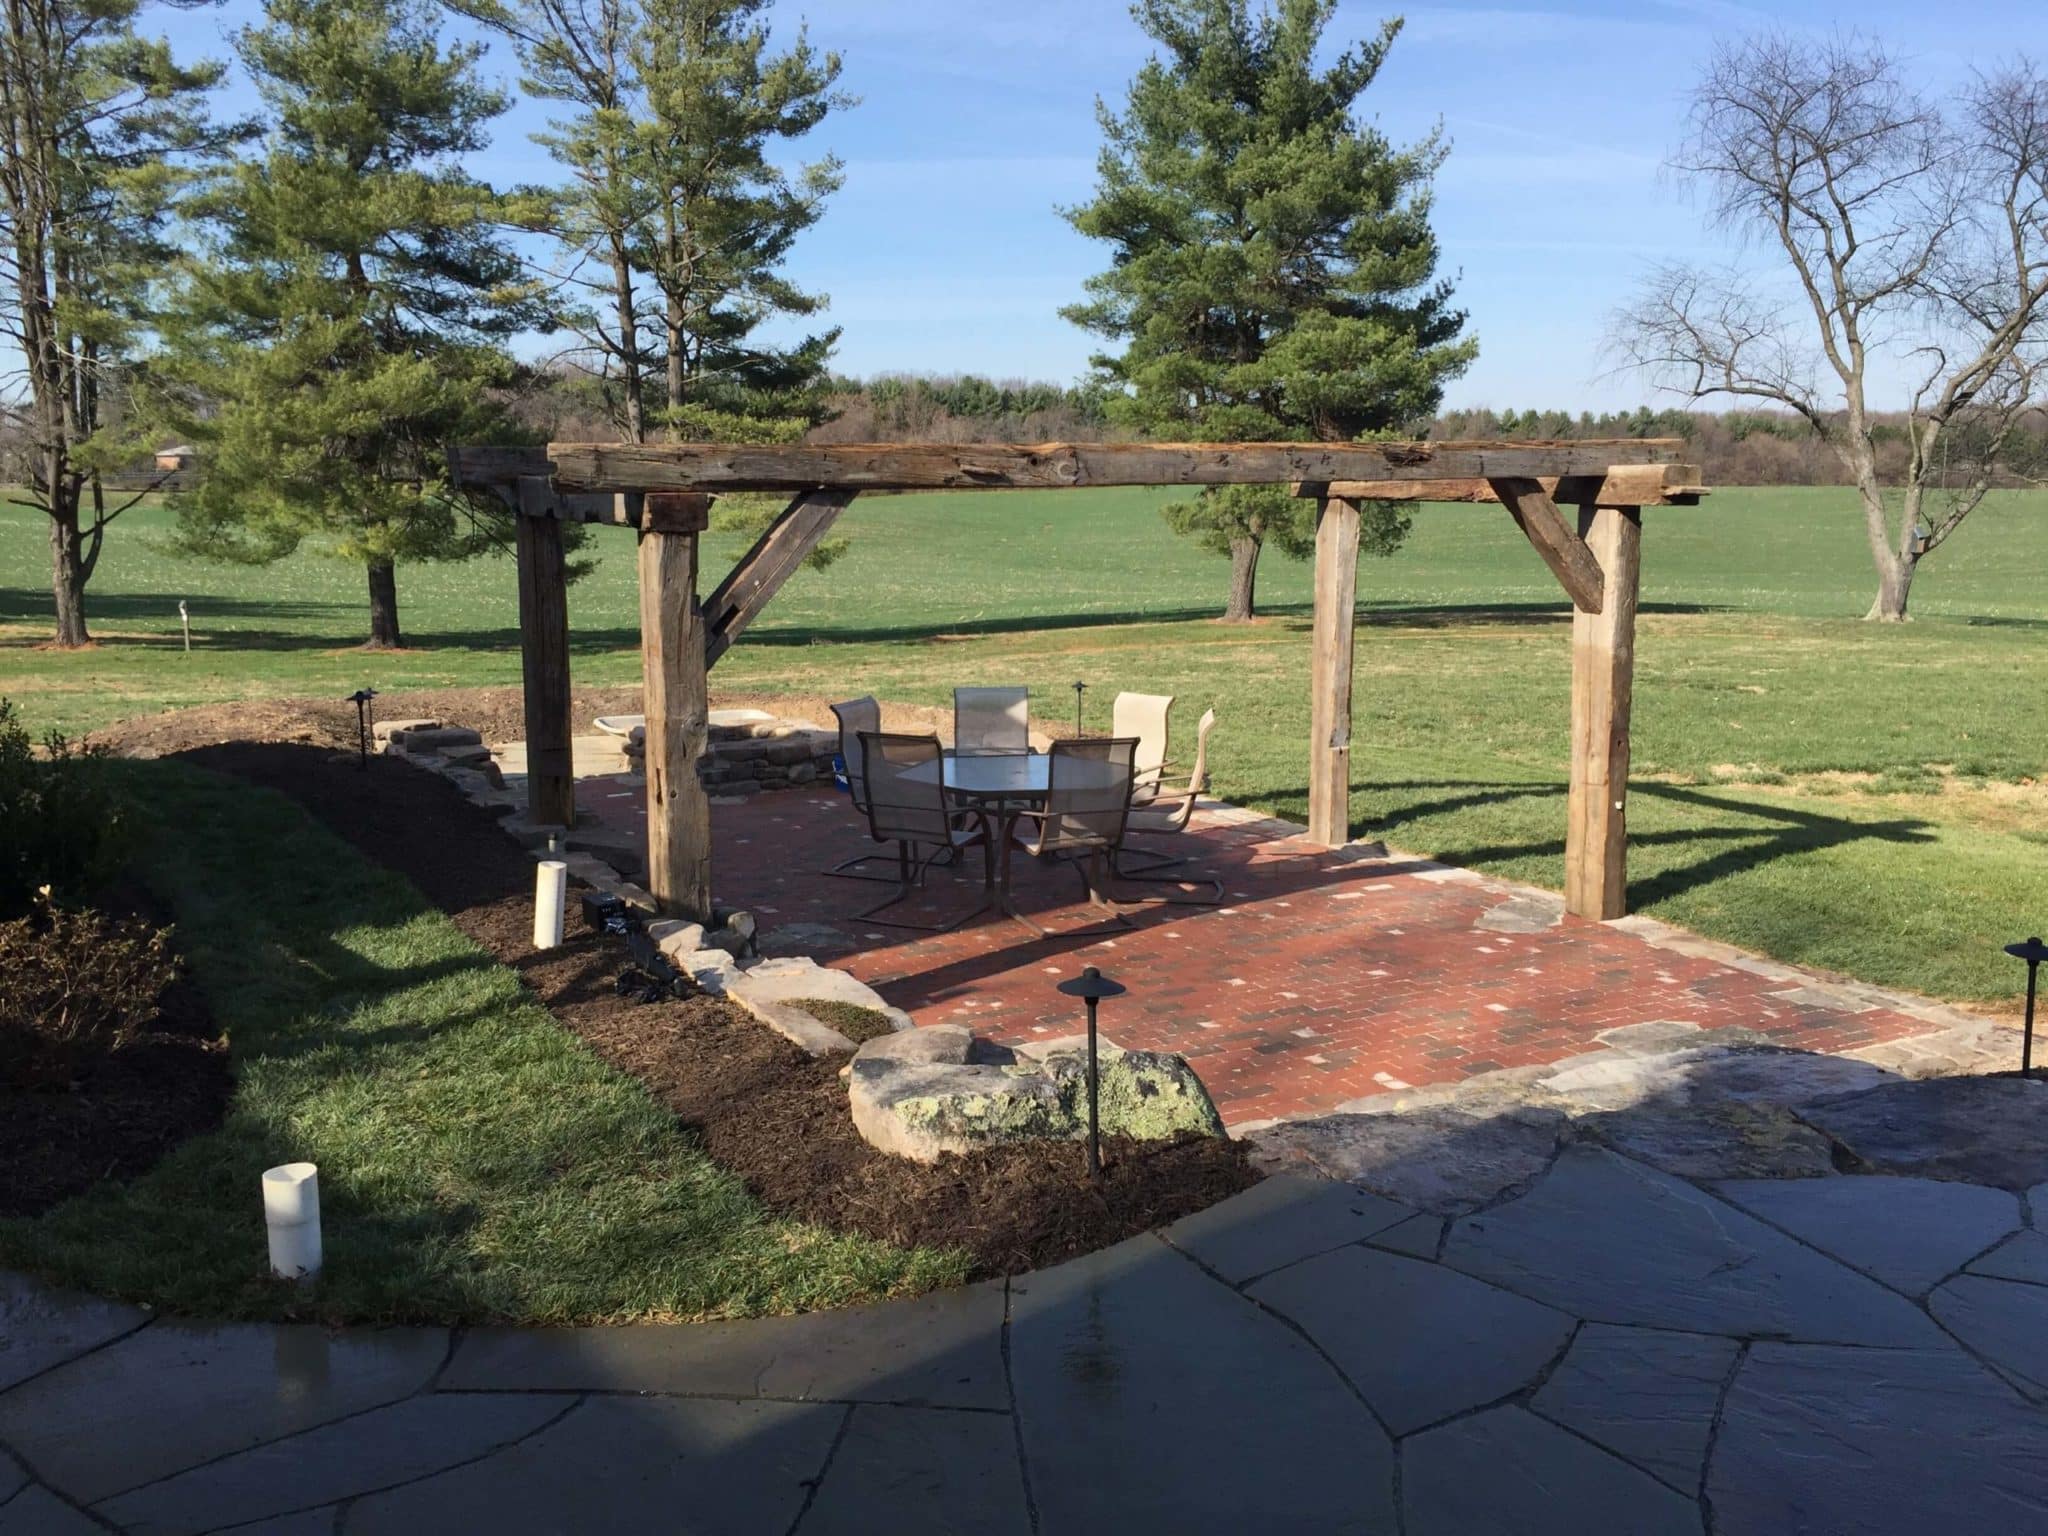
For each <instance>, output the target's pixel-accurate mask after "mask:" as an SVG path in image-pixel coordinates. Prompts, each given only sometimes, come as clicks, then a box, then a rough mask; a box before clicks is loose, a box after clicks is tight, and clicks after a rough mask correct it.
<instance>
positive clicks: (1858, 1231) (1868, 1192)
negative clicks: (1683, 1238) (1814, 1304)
mask: <svg viewBox="0 0 2048 1536" xmlns="http://www.w3.org/2000/svg"><path fill="white" fill-rule="evenodd" d="M1716 1192H1717V1193H1718V1194H1720V1195H1721V1197H1722V1198H1723V1199H1726V1200H1733V1201H1734V1202H1735V1203H1736V1204H1737V1205H1739V1206H1741V1207H1742V1208H1743V1209H1744V1210H1746V1211H1749V1212H1750V1213H1752V1214H1753V1215H1757V1216H1761V1217H1762V1218H1763V1219H1764V1220H1765V1221H1768V1222H1769V1223H1770V1224H1771V1225H1772V1226H1774V1227H1782V1228H1783V1229H1784V1230H1785V1231H1787V1232H1790V1233H1791V1234H1792V1235H1793V1236H1794V1237H1796V1238H1799V1239H1800V1240H1802V1241H1804V1242H1808V1243H1811V1244H1812V1245H1813V1246H1814V1247H1816V1248H1819V1249H1821V1250H1822V1251H1823V1252H1826V1253H1831V1254H1833V1255H1834V1256H1835V1257H1836V1258H1838V1259H1840V1260H1841V1261H1842V1262H1843V1263H1845V1264H1852V1265H1854V1266H1855V1267H1856V1268H1857V1269H1860V1270H1862V1271H1863V1272H1864V1273H1865V1274H1867V1275H1871V1276H1873V1277H1875V1278H1876V1279H1879V1280H1882V1281H1883V1282H1884V1283H1885V1284H1886V1285H1889V1286H1892V1287H1893V1288H1894V1289H1897V1290H1901V1291H1904V1292H1905V1293H1906V1294H1907V1295H1909V1296H1924V1295H1926V1294H1927V1293H1928V1292H1929V1291H1931V1290H1933V1289H1934V1288H1935V1287H1936V1286H1937V1285H1939V1284H1941V1282H1942V1281H1943V1280H1946V1279H1947V1278H1948V1277H1949V1276H1950V1275H1952V1274H1954V1273H1955V1272H1956V1271H1957V1270H1959V1269H1961V1268H1962V1267H1963V1266H1964V1265H1965V1264H1966V1263H1968V1262H1969V1261H1970V1259H1971V1258H1972V1257H1974V1256H1975V1255H1977V1254H1980V1253H1982V1252H1983V1251H1984V1250H1985V1249H1986V1248H1989V1247H1990V1246H1991V1245H1992V1244H1993V1243H1995V1242H1997V1241H1998V1240H1999V1239H2000V1238H2001V1237H2003V1236H2005V1235H2006V1234H2007V1233H2008V1232H2015V1231H2017V1230H2019V1225H2020V1203H2019V1200H2018V1199H2017V1198H2016V1197H2015V1196H2013V1195H2010V1194H2007V1193H2006V1192H2005V1191H2004V1190H1999V1189H1983V1188H1980V1187H1979V1186H1977V1185H1975V1184H1954V1183H1944V1182H1942V1181H1939V1180H1935V1179H1900V1178H1887V1177H1882V1176H1877V1177H1871V1178H1843V1179H1807V1180H1793V1181H1789V1182H1787V1181H1782V1180H1780V1181H1772V1180H1733V1181H1731V1182H1729V1183H1725V1184H1721V1185H1717V1186H1716Z"/></svg>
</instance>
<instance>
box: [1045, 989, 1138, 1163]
mask: <svg viewBox="0 0 2048 1536" xmlns="http://www.w3.org/2000/svg"><path fill="white" fill-rule="evenodd" d="M1059 990H1060V991H1061V992H1064V993H1065V994H1066V995H1067V996H1068V997H1078V998H1081V999H1082V1000H1083V1001H1085V1002H1086V1003H1087V1004H1088V1177H1089V1178H1091V1179H1095V1180H1098V1181H1099V1180H1100V1179H1101V1178H1102V1129H1101V1126H1100V1124H1099V1122H1098V1120H1097V1118H1096V1108H1095V1104H1096V1084H1097V1081H1098V1076H1099V1073H1098V1068H1097V1066H1096V1036H1095V1008H1096V1005H1097V1004H1098V1003H1100V1002H1101V1001H1102V1000H1103V999H1104V998H1105V997H1122V996H1123V995H1124V993H1126V992H1128V991H1129V990H1130V988H1129V987H1126V986H1125V985H1124V984H1123V983H1122V982H1120V981H1112V980H1111V979H1110V978H1109V977H1107V976H1105V975H1103V974H1102V972H1100V971H1098V970H1097V969H1096V968H1095V967H1094V966H1092V965H1091V966H1089V967H1088V968H1087V969H1086V970H1085V971H1083V972H1082V973H1081V974H1080V975H1078V976H1076V977H1075V978H1074V979H1073V980H1072V981H1063V982H1061V983H1060V984H1059Z"/></svg>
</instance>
